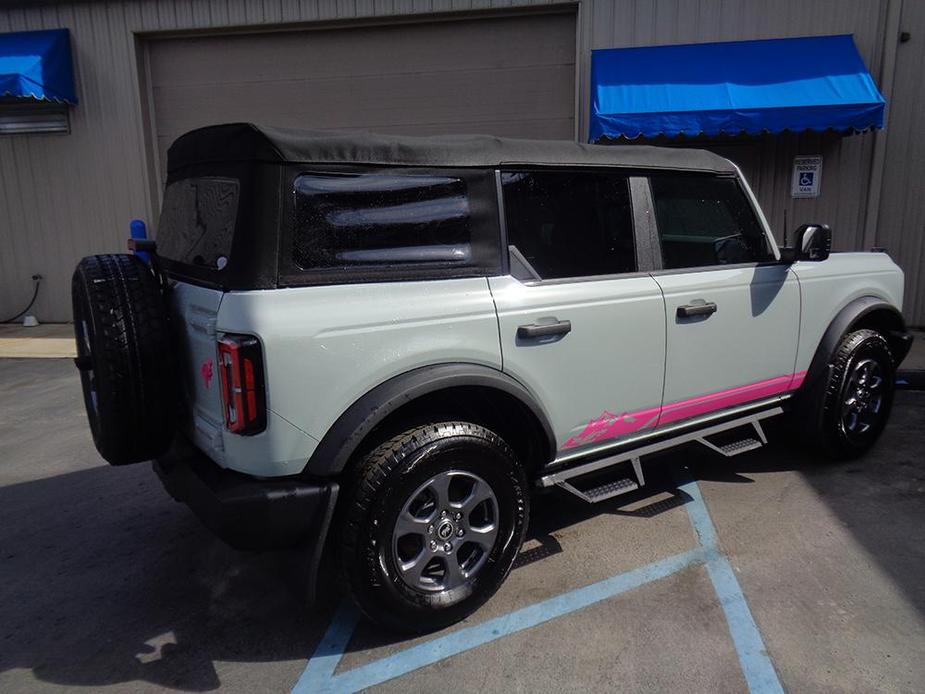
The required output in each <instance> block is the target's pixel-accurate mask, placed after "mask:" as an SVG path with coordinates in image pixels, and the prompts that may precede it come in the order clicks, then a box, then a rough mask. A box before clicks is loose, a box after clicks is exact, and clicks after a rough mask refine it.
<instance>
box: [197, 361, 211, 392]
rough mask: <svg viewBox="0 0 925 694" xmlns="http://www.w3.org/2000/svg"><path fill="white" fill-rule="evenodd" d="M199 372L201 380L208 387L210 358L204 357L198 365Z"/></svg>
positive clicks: (209, 383)
mask: <svg viewBox="0 0 925 694" xmlns="http://www.w3.org/2000/svg"><path fill="white" fill-rule="evenodd" d="M199 373H200V375H201V376H202V382H203V383H205V384H206V388H208V387H209V386H210V385H211V384H212V360H211V359H206V360H205V361H204V362H202V366H200V367H199Z"/></svg>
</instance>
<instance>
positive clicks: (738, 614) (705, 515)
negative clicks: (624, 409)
mask: <svg viewBox="0 0 925 694" xmlns="http://www.w3.org/2000/svg"><path fill="white" fill-rule="evenodd" d="M678 489H680V490H681V491H683V492H685V493H686V494H687V495H688V496H690V498H691V500H690V501H689V502H688V503H687V504H685V505H684V506H685V508H687V514H688V517H689V518H690V521H691V525H693V526H694V531H695V532H696V533H697V538H698V540H699V541H700V546H701V547H703V549H704V550H705V551H706V553H707V561H706V565H707V573H708V574H709V575H710V581H712V583H713V588H714V589H715V590H716V596H717V597H718V598H719V603H720V605H721V606H722V608H723V613H724V614H725V615H726V623H727V624H728V625H729V633H730V635H731V636H732V642H733V644H734V645H735V650H736V655H737V656H738V658H739V665H740V666H741V668H742V674H743V675H745V681H746V682H747V683H748V689H749V691H750V692H752V694H777V693H778V692H780V693H781V694H782V693H783V691H784V689H783V687H782V686H781V684H780V680H779V679H778V677H777V672H776V671H775V670H774V664H773V663H772V662H771V657H770V656H769V655H768V652H767V649H766V648H765V645H764V641H763V640H762V638H761V632H760V631H758V625H757V624H755V620H754V618H753V617H752V613H751V610H749V609H748V603H747V601H746V600H745V594H744V593H743V592H742V588H741V587H740V586H739V581H738V579H737V578H736V576H735V571H734V570H733V568H732V564H730V563H729V560H728V559H727V558H726V556H725V555H724V554H723V553H722V552H721V551H720V549H719V543H718V538H717V534H716V526H714V525H713V521H712V520H711V519H710V512H709V510H708V509H707V504H706V502H705V501H704V500H703V495H702V494H701V493H700V487H699V486H698V484H697V483H696V482H695V481H694V480H693V479H692V478H690V476H686V479H684V480H682V483H681V484H680V485H679V486H678Z"/></svg>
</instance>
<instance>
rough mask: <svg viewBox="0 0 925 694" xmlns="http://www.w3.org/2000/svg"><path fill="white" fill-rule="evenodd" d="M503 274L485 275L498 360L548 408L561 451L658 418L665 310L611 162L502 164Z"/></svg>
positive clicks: (624, 185)
mask: <svg viewBox="0 0 925 694" xmlns="http://www.w3.org/2000/svg"><path fill="white" fill-rule="evenodd" d="M499 177H500V184H501V189H502V202H503V217H504V219H505V222H506V224H505V230H506V236H507V243H508V249H509V255H510V274H509V275H507V276H503V277H492V278H490V279H489V285H490V287H491V291H492V296H493V297H494V300H495V304H496V306H497V309H498V317H499V323H500V336H501V351H502V359H503V368H504V370H505V371H506V372H508V373H509V374H511V375H512V376H513V377H514V378H516V379H518V380H519V381H521V382H522V383H524V384H525V385H526V386H527V387H528V388H529V389H530V390H531V391H532V392H533V393H534V394H535V395H536V397H537V399H538V400H539V402H540V403H541V404H542V405H543V407H544V408H545V409H546V411H547V413H548V415H549V417H550V422H551V424H552V427H553V429H554V431H555V434H556V439H557V442H558V447H559V449H560V458H561V457H562V456H563V455H565V454H566V453H569V452H571V451H572V450H573V449H576V450H577V449H582V448H584V449H587V448H593V447H595V446H597V445H603V444H606V443H608V442H611V441H614V440H617V439H620V438H623V437H626V436H629V435H631V434H634V433H636V432H640V431H644V430H646V429H651V428H653V427H654V426H655V423H656V420H657V417H658V412H659V407H660V405H661V400H662V377H663V372H664V360H665V324H664V322H665V319H664V303H663V300H662V295H661V290H660V289H659V286H658V284H657V283H656V281H655V280H654V279H653V278H652V277H650V276H649V275H647V274H645V273H640V272H637V267H638V266H637V259H636V252H635V241H634V225H633V214H632V208H631V204H630V194H629V182H628V179H627V177H626V175H624V174H622V173H620V172H617V171H604V172H600V171H587V170H585V171H576V170H571V171H550V170H533V171H530V170H521V171H518V170H508V171H503V172H501V173H500V174H499Z"/></svg>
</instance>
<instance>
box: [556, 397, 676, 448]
mask: <svg viewBox="0 0 925 694" xmlns="http://www.w3.org/2000/svg"><path fill="white" fill-rule="evenodd" d="M658 409H659V408H657V407H650V408H649V409H647V410H640V411H639V412H633V413H629V412H624V413H623V414H621V415H615V414H613V413H612V412H607V411H606V410H605V411H604V412H603V413H601V416H600V417H598V418H597V419H592V420H591V421H590V422H588V425H587V426H586V427H585V428H584V430H583V431H582V432H581V433H580V434H578V436H573V437H571V438H570V439H569V440H568V441H566V442H565V445H564V446H562V447H563V448H575V447H576V446H584V445H585V444H588V443H594V442H596V441H606V440H608V439H614V438H617V437H618V436H626V435H627V434H632V433H633V432H636V431H639V430H640V429H643V428H645V427H647V426H655V420H656V419H657V418H658Z"/></svg>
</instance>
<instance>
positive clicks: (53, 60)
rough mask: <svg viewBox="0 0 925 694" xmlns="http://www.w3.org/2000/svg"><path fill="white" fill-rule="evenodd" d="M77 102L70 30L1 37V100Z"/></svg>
mask: <svg viewBox="0 0 925 694" xmlns="http://www.w3.org/2000/svg"><path fill="white" fill-rule="evenodd" d="M4 96H7V97H8V96H13V97H22V98H28V99H37V100H40V101H57V102H64V103H68V104H76V103H77V94H76V92H75V90H74V67H73V64H72V62H71V38H70V33H69V32H68V30H67V29H49V30H47V31H22V32H17V33H14V34H0V97H4Z"/></svg>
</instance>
